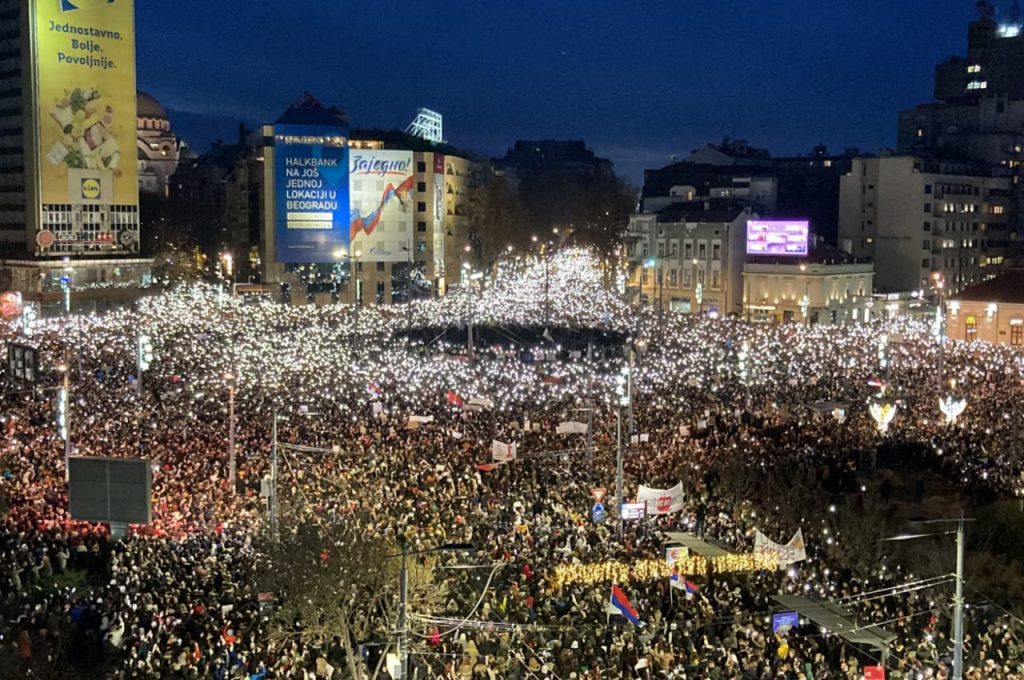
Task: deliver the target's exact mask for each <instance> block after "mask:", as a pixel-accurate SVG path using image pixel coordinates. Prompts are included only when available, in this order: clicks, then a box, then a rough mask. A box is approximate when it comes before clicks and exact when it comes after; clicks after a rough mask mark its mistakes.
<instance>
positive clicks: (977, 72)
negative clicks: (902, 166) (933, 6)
mask: <svg viewBox="0 0 1024 680" xmlns="http://www.w3.org/2000/svg"><path fill="white" fill-rule="evenodd" d="M978 10H979V16H978V18H977V19H976V20H975V21H973V22H971V24H970V25H969V26H968V29H967V52H966V54H965V55H964V56H955V57H950V58H949V59H947V60H946V61H944V62H942V63H941V64H939V65H938V66H936V68H935V101H932V102H927V103H924V104H921V105H919V106H916V107H914V108H913V109H909V110H906V111H902V112H900V114H899V127H898V134H897V145H898V146H897V148H898V151H899V153H901V154H907V155H915V156H922V157H926V158H947V159H953V160H961V161H963V160H970V161H976V162H979V163H985V164H988V165H990V166H992V167H993V168H994V169H997V170H998V171H999V172H1000V173H1001V174H1003V175H1005V176H1007V177H1010V178H1011V179H1010V181H1011V199H1012V200H1011V203H1010V207H1011V210H1010V215H1009V225H1010V234H1011V237H1012V238H1011V247H1013V248H1014V249H1015V250H1017V249H1019V247H1020V245H1021V243H1020V239H1021V238H1022V237H1024V186H1022V185H1021V183H1020V177H1021V163H1022V162H1024V34H1022V31H1021V28H1022V22H1021V18H1020V10H1019V4H1017V3H1016V2H1015V3H1014V5H1013V7H1012V8H1011V9H1010V11H1009V12H1008V14H1006V15H1004V16H1003V17H999V16H998V14H997V12H996V8H995V7H994V6H993V4H992V3H990V2H987V1H986V0H982V1H981V2H979V3H978Z"/></svg>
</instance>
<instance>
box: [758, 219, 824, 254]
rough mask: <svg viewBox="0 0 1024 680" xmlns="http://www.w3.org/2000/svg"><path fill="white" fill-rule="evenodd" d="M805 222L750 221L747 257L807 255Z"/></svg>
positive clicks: (807, 231)
mask: <svg viewBox="0 0 1024 680" xmlns="http://www.w3.org/2000/svg"><path fill="white" fill-rule="evenodd" d="M809 233H810V229H809V225H808V222H807V220H750V221H748V222H747V255H788V256H793V257H797V256H803V255H807V241H808V235H809Z"/></svg>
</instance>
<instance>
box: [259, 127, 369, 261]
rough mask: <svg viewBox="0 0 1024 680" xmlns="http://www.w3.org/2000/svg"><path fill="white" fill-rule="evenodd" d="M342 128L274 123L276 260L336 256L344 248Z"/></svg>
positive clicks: (346, 251) (346, 224)
mask: <svg viewBox="0 0 1024 680" xmlns="http://www.w3.org/2000/svg"><path fill="white" fill-rule="evenodd" d="M347 136H348V131H347V130H345V129H344V128H336V127H335V128H332V127H315V126H307V125H277V126H275V129H274V178H275V183H276V184H277V186H276V187H275V192H274V198H275V203H276V208H275V210H276V213H277V229H276V231H275V232H274V237H275V248H274V251H275V254H276V255H277V260H278V262H286V263H310V262H339V261H341V260H342V259H343V257H342V256H343V255H348V256H350V255H352V253H351V252H350V248H349V200H348V196H349V188H348V154H349V150H348V140H347Z"/></svg>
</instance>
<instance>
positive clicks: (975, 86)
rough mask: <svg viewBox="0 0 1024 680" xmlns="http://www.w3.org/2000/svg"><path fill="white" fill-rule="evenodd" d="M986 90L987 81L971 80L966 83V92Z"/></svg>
mask: <svg viewBox="0 0 1024 680" xmlns="http://www.w3.org/2000/svg"><path fill="white" fill-rule="evenodd" d="M987 88H988V81H987V80H972V81H971V82H969V83H967V89H968V90H984V89H987Z"/></svg>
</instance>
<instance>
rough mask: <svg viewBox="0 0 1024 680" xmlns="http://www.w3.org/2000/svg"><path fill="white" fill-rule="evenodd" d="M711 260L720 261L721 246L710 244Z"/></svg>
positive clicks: (719, 244)
mask: <svg viewBox="0 0 1024 680" xmlns="http://www.w3.org/2000/svg"><path fill="white" fill-rule="evenodd" d="M711 259H712V260H721V259H722V244H721V243H712V244H711Z"/></svg>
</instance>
